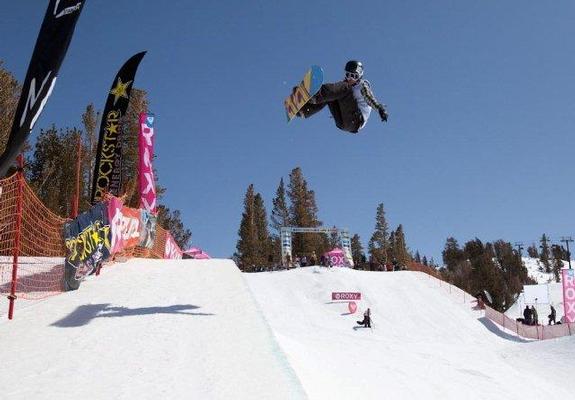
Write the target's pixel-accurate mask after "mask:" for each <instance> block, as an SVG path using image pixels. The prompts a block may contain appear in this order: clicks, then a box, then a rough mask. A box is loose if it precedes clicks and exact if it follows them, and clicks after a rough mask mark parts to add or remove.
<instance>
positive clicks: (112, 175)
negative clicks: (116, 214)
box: [91, 51, 146, 204]
mask: <svg viewBox="0 0 575 400" xmlns="http://www.w3.org/2000/svg"><path fill="white" fill-rule="evenodd" d="M145 54H146V52H145V51H143V52H141V53H138V54H135V55H133V56H132V57H131V58H130V59H129V60H128V61H126V63H125V64H124V65H123V66H122V68H120V70H119V71H118V74H117V75H116V78H115V79H114V82H113V83H112V89H111V90H110V92H109V93H108V100H107V101H106V106H105V107H104V112H103V114H102V124H101V126H100V138H99V140H98V150H97V152H96V164H95V166H94V180H93V182H92V198H91V201H92V204H94V203H97V202H98V201H100V200H102V197H103V196H104V193H106V192H109V193H111V194H113V195H115V196H120V194H121V193H120V190H121V187H122V168H121V167H122V152H121V148H120V143H119V140H118V139H119V136H120V134H121V118H122V117H123V116H124V114H125V113H126V110H127V109H128V103H129V102H130V93H131V92H132V83H133V82H134V78H135V76H136V71H137V69H138V66H139V65H140V61H142V58H143V57H144V55H145Z"/></svg>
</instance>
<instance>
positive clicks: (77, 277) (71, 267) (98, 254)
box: [64, 203, 111, 290]
mask: <svg viewBox="0 0 575 400" xmlns="http://www.w3.org/2000/svg"><path fill="white" fill-rule="evenodd" d="M64 242H65V244H66V249H67V253H66V266H65V268H64V275H65V282H66V290H76V289H78V288H79V287H80V282H82V280H83V279H84V278H85V277H86V276H87V275H89V274H91V273H93V272H95V271H96V269H97V268H98V266H99V264H100V263H102V262H103V261H106V260H107V259H108V258H110V249H111V245H110V223H109V220H108V205H107V204H106V203H98V204H96V205H95V206H93V207H92V208H91V209H90V210H88V211H86V212H83V213H82V214H80V215H78V217H77V218H76V219H74V220H72V221H69V222H66V223H65V224H64Z"/></svg>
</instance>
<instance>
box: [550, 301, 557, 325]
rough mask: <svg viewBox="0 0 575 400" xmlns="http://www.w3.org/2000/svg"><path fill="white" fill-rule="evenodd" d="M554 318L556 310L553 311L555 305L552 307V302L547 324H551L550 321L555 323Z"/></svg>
mask: <svg viewBox="0 0 575 400" xmlns="http://www.w3.org/2000/svg"><path fill="white" fill-rule="evenodd" d="M555 318H557V312H556V311H555V307H553V304H551V314H549V325H551V322H553V325H555V323H556V322H555Z"/></svg>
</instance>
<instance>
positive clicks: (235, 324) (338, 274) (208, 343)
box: [0, 260, 575, 400]
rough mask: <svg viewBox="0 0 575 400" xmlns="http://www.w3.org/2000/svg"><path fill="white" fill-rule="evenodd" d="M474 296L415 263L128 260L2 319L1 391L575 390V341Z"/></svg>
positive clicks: (469, 394) (460, 393)
mask: <svg viewBox="0 0 575 400" xmlns="http://www.w3.org/2000/svg"><path fill="white" fill-rule="evenodd" d="M334 291H342V292H343V291H345V292H360V293H361V294H362V300H361V301H358V302H357V304H358V311H357V312H356V313H355V314H350V312H349V309H348V303H347V302H336V301H332V300H331V293H332V292H334ZM463 300H464V299H461V298H459V297H457V296H454V295H453V294H450V293H449V292H448V291H446V290H445V288H440V287H438V284H437V281H436V280H433V279H429V278H428V277H427V276H426V275H424V274H422V273H417V272H407V271H402V272H388V273H383V272H365V271H354V270H350V269H345V268H341V269H339V268H332V269H325V268H320V267H308V268H298V269H295V270H290V271H277V272H262V273H255V274H242V273H240V272H239V270H238V269H237V268H236V266H235V265H234V264H233V263H232V262H231V261H229V260H201V261H200V260H179V261H157V260H131V261H129V262H127V263H125V264H119V265H114V266H112V267H109V268H106V269H104V270H103V271H102V274H101V275H100V276H99V277H90V278H89V279H88V280H87V281H86V282H84V283H83V284H82V286H81V287H80V289H79V290H78V291H75V292H68V293H64V294H62V295H58V296H55V297H51V298H49V299H47V300H44V301H40V302H34V303H29V305H27V306H26V307H19V308H18V309H17V312H16V315H15V319H14V320H12V321H8V320H7V319H6V316H5V314H4V315H3V316H2V320H1V322H0V343H2V346H1V349H0V387H1V388H2V389H1V395H0V398H2V399H26V400H37V399H79V398H80V399H158V398H161V399H301V398H309V399H348V400H349V399H359V398H361V399H382V398H393V399H394V400H396V399H442V400H443V399H502V398H503V399H518V400H519V399H521V400H524V399H540V398H555V397H558V398H570V397H571V395H570V394H569V393H570V390H569V386H568V382H570V380H571V378H572V376H573V375H574V373H575V367H574V366H573V362H572V360H573V359H574V357H575V346H574V344H575V340H573V339H574V338H573V337H566V338H561V339H556V340H549V341H545V342H536V341H531V342H527V341H524V340H522V339H520V338H517V337H515V336H513V335H512V334H510V333H508V332H503V331H502V330H500V329H499V328H498V327H497V326H495V325H494V324H492V323H490V322H489V321H487V320H485V319H484V318H483V317H482V314H481V311H475V310H473V309H472V304H471V303H470V302H469V300H470V299H467V302H464V301H463ZM17 302H20V303H22V304H24V303H25V301H24V300H18V301H17ZM0 306H2V307H3V309H5V308H6V307H7V302H6V301H5V300H3V301H2V303H0ZM366 307H370V308H371V311H372V318H373V322H374V326H373V329H369V328H358V327H357V324H356V321H357V320H359V319H361V318H362V317H361V313H362V312H363V310H365V308H366Z"/></svg>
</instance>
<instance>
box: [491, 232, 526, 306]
mask: <svg viewBox="0 0 575 400" xmlns="http://www.w3.org/2000/svg"><path fill="white" fill-rule="evenodd" d="M493 248H494V251H495V259H496V260H497V264H498V266H499V269H500V270H501V272H502V278H503V285H502V288H503V289H502V299H503V300H502V302H501V303H502V309H503V310H506V309H507V308H509V307H510V306H511V305H512V304H513V303H514V302H515V299H516V298H517V296H518V295H519V293H521V291H522V290H523V285H524V284H525V283H527V281H528V273H527V268H525V265H524V264H523V261H522V260H521V257H520V256H519V253H518V252H516V251H514V250H513V246H512V245H511V243H509V242H505V241H503V240H498V241H497V242H495V243H494V244H493Z"/></svg>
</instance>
